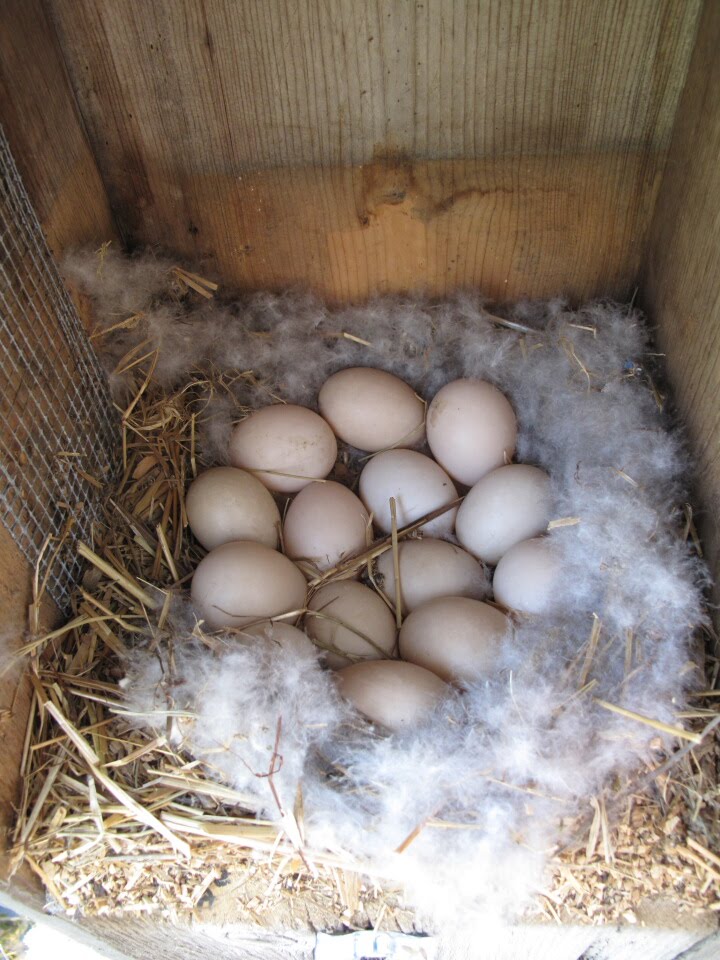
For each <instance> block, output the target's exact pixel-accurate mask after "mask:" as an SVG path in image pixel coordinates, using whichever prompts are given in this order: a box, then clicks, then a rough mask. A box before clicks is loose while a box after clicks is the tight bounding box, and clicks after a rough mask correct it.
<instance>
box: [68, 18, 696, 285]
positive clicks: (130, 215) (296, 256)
mask: <svg viewBox="0 0 720 960" xmlns="http://www.w3.org/2000/svg"><path fill="white" fill-rule="evenodd" d="M51 6H52V9H53V12H54V16H55V18H56V22H57V26H58V31H59V35H60V37H61V42H62V45H63V49H64V52H65V55H66V60H67V63H68V68H69V71H70V74H71V77H72V82H73V85H74V88H75V90H76V93H77V97H78V101H79V103H80V106H81V109H82V112H83V116H84V118H85V122H86V126H87V129H88V131H89V135H90V138H91V142H92V144H93V147H94V150H95V152H96V156H97V158H98V162H99V165H100V169H101V170H102V174H103V179H104V181H105V183H106V185H107V188H108V191H109V194H110V197H111V202H112V206H113V209H114V211H115V213H116V216H117V218H118V222H119V225H120V228H121V231H122V233H123V235H124V237H125V238H126V239H127V240H128V242H129V243H130V244H131V245H133V244H136V243H151V244H159V245H162V246H165V247H168V248H170V249H172V250H174V251H176V252H177V253H180V254H183V255H185V256H187V257H190V258H192V259H193V260H195V261H202V262H204V263H205V265H206V269H210V270H213V269H214V270H216V271H217V272H218V273H219V274H220V275H221V276H222V277H223V279H224V280H225V281H226V282H227V283H230V284H234V285H238V286H241V287H245V288H268V287H269V288H279V287H282V286H286V285H287V284H290V283H295V284H302V285H309V286H311V287H313V288H315V289H316V290H318V291H319V292H320V293H322V294H323V295H325V296H327V297H329V298H330V299H332V300H347V299H356V298H363V297H366V296H368V295H370V294H372V293H374V292H377V291H389V290H407V289H410V288H415V287H424V288H425V289H427V290H428V291H430V292H432V293H435V294H442V293H444V292H445V291H447V290H450V289H452V288H456V287H458V286H479V287H481V288H483V289H484V290H485V291H487V292H488V293H489V294H490V295H491V296H493V297H498V296H507V297H515V296H519V295H523V294H533V295H544V294H550V293H558V292H561V291H567V292H568V293H570V294H571V295H572V296H573V297H575V298H582V297H586V296H591V295H593V294H612V295H615V296H622V295H624V294H626V293H627V292H628V290H629V288H630V286H631V284H632V282H633V279H634V277H635V275H636V273H637V268H638V264H639V255H640V253H639V252H640V250H641V248H642V241H643V237H644V235H645V232H646V228H647V225H648V220H649V216H650V214H651V211H652V205H653V202H654V198H655V185H656V182H657V179H658V176H659V174H660V173H661V171H662V169H663V166H664V162H665V152H666V148H667V146H668V143H669V138H670V132H671V127H672V121H673V117H674V113H675V108H676V105H677V99H678V96H679V93H680V91H681V89H682V84H683V80H684V76H685V71H686V66H687V62H688V59H689V54H690V47H691V43H692V39H693V36H694V31H695V27H696V20H697V16H698V11H699V6H700V0H613V2H609V3H606V4H588V3H586V2H582V0H545V2H544V3H542V4H536V3H530V2H525V0H516V2H513V3H506V2H499V0H481V2H477V0H428V2H426V3H423V4H413V3H394V4H376V3H375V2H370V0H333V3H326V2H323V0H303V2H297V0H295V2H289V3H288V2H287V0H266V2H264V3H262V4H258V3H255V2H252V0H207V2H203V3H199V2H196V0H157V2H153V3H152V4H138V3H134V2H132V0H114V2H112V3H109V2H107V0H77V2H73V3H63V2H61V0H53V2H52V3H51ZM583 158H584V159H583ZM351 167H352V168H354V169H352V170H351V169H349V168H351Z"/></svg>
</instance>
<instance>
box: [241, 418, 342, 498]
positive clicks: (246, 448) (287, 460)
mask: <svg viewBox="0 0 720 960" xmlns="http://www.w3.org/2000/svg"><path fill="white" fill-rule="evenodd" d="M229 457H230V463H231V464H232V465H233V466H234V467H242V468H243V469H245V470H250V471H251V472H252V473H253V475H254V476H256V477H257V478H258V480H260V481H261V482H262V483H263V484H264V485H265V486H266V487H267V488H268V489H270V490H277V491H279V492H280V493H295V492H296V491H297V490H302V488H303V487H305V486H307V484H308V483H312V481H313V480H318V479H322V478H323V477H326V476H327V475H328V474H329V473H330V471H331V470H332V468H333V466H334V465H335V460H336V458H337V441H336V440H335V436H334V434H333V432H332V430H331V429H330V427H329V426H328V425H327V423H326V422H325V421H324V420H323V418H322V417H320V416H318V414H317V413H314V412H313V411H312V410H308V409H307V407H298V406H295V405H294V404H291V403H287V404H286V403H278V404H275V405H273V406H271V407H263V408H262V409H261V410H256V411H255V412H254V413H251V414H250V416H249V417H246V418H245V420H241V421H240V423H238V425H237V426H236V427H235V428H234V430H233V432H232V434H231V436H230V445H229Z"/></svg>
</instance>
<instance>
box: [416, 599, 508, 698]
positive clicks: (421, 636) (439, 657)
mask: <svg viewBox="0 0 720 960" xmlns="http://www.w3.org/2000/svg"><path fill="white" fill-rule="evenodd" d="M510 633H511V624H510V621H509V619H508V618H507V617H506V616H505V614H503V613H501V612H500V611H499V610H497V609H496V608H495V607H492V606H490V604H488V603H483V602H482V601H480V600H470V599H468V598H467V597H440V598H438V599H437V600H429V601H428V602H427V603H424V604H423V605H422V606H421V607H418V608H417V610H413V612H412V613H411V614H410V615H409V616H408V617H407V619H406V620H405V622H404V623H403V625H402V629H401V631H400V656H401V657H402V658H403V659H404V660H408V661H410V662H411V663H415V664H417V665H418V666H420V667H425V668H426V669H427V670H431V671H432V672H433V673H436V674H437V675H438V676H439V677H441V678H442V679H443V680H450V681H458V682H461V683H462V682H464V681H468V680H476V679H478V678H480V677H486V676H490V675H492V674H493V673H494V672H495V670H496V669H497V665H498V660H499V656H500V652H501V650H502V646H503V644H504V643H505V642H506V641H507V639H508V638H509V636H510Z"/></svg>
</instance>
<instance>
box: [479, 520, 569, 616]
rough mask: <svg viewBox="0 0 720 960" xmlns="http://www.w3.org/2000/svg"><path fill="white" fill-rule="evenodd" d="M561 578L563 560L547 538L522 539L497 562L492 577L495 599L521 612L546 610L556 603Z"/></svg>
mask: <svg viewBox="0 0 720 960" xmlns="http://www.w3.org/2000/svg"><path fill="white" fill-rule="evenodd" d="M559 579H560V561H559V559H558V556H557V552H556V549H555V547H554V546H553V545H552V544H551V543H550V541H549V540H546V539H542V538H539V539H534V540H523V541H521V542H520V543H516V544H515V546H514V547H511V548H510V549H509V550H508V552H507V553H506V554H504V555H503V557H502V558H501V560H500V563H498V565H497V568H496V569H495V575H494V577H493V591H494V593H495V599H496V600H497V602H498V603H501V604H502V605H503V606H504V607H508V608H509V609H511V610H518V611H519V612H521V613H544V612H545V611H547V610H548V609H550V607H551V606H552V604H553V600H554V598H555V596H556V594H557V590H558V586H559Z"/></svg>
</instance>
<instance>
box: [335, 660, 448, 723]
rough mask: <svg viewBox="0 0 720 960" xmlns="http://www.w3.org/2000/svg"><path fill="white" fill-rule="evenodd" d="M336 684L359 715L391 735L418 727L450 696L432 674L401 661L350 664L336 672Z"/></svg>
mask: <svg viewBox="0 0 720 960" xmlns="http://www.w3.org/2000/svg"><path fill="white" fill-rule="evenodd" d="M337 683H338V689H339V690H340V693H341V695H342V696H343V697H345V699H346V700H349V701H350V703H351V704H352V705H353V706H354V707H355V709H356V710H357V711H358V712H359V713H362V714H363V715H364V716H366V717H367V718H368V719H369V720H372V721H373V722H374V723H378V724H380V725H381V726H383V727H385V728H387V729H388V730H390V731H392V732H394V733H396V732H399V731H401V730H407V729H410V728H412V727H413V726H415V725H416V724H419V723H422V721H423V720H424V719H425V718H426V717H427V716H428V714H430V713H432V711H433V710H434V709H435V708H436V707H437V706H438V704H439V703H440V702H441V701H442V700H443V699H444V698H445V697H446V696H447V695H448V693H449V692H450V688H449V687H448V685H447V684H446V683H444V682H443V681H442V680H441V679H440V678H439V677H437V676H436V675H435V674H434V673H431V672H430V671H429V670H424V669H423V668H422V667H418V666H416V665H415V664H414V663H403V661H402V660H373V661H372V662H370V663H356V664H353V666H351V667H345V668H344V669H343V670H339V671H338V673H337Z"/></svg>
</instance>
